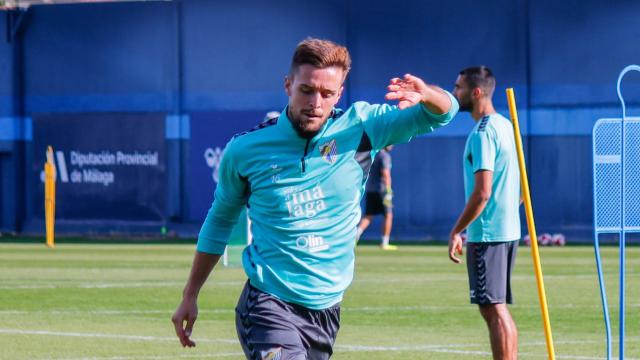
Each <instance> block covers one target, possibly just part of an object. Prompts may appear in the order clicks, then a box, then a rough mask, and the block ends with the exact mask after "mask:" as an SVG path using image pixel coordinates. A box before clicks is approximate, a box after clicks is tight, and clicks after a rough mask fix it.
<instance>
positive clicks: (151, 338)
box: [0, 329, 238, 344]
mask: <svg viewBox="0 0 640 360" xmlns="http://www.w3.org/2000/svg"><path fill="white" fill-rule="evenodd" d="M0 334H16V335H46V336H63V337H87V338H102V339H119V340H140V341H171V342H177V341H178V339H177V338H176V337H173V336H171V337H169V336H144V335H118V334H96V333H78V332H57V331H46V330H18V329H0ZM195 341H196V342H198V341H199V342H204V343H224V344H237V343H238V340H231V339H196V340H195Z"/></svg>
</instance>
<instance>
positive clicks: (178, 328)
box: [171, 315, 186, 346]
mask: <svg viewBox="0 0 640 360" xmlns="http://www.w3.org/2000/svg"><path fill="white" fill-rule="evenodd" d="M171 322H173V327H174V328H175V330H176V336H177V337H178V339H179V340H180V344H182V346H186V337H185V334H184V329H183V328H182V319H180V318H179V317H178V316H176V315H173V317H171Z"/></svg>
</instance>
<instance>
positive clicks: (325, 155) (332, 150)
mask: <svg viewBox="0 0 640 360" xmlns="http://www.w3.org/2000/svg"><path fill="white" fill-rule="evenodd" d="M319 149H320V155H322V159H323V160H324V161H326V162H328V163H329V164H333V163H335V162H336V159H337V158H338V147H337V146H336V140H335V139H334V140H331V141H329V142H327V143H324V144H322V145H320V146H319Z"/></svg>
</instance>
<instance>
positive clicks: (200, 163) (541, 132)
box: [0, 0, 640, 239]
mask: <svg viewBox="0 0 640 360" xmlns="http://www.w3.org/2000/svg"><path fill="white" fill-rule="evenodd" d="M638 13H640V3H638V2H637V1H617V2H615V3H613V4H606V5H605V3H604V2H602V1H598V0H587V1H577V0H574V1H564V2H560V3H558V2H555V1H551V0H539V1H531V0H516V1H510V2H504V1H490V2H477V1H471V0H459V1H452V2H448V3H442V2H435V1H419V0H408V1H403V2H395V3H389V2H387V1H381V0H376V1H364V0H350V1H338V0H332V1H320V0H309V1H294V0H281V1H274V2H264V1H258V0H247V1H240V2H231V1H208V0H183V1H173V2H134V3H114V4H83V5H56V6H34V7H31V8H30V9H29V10H28V12H27V13H26V15H25V16H24V17H23V22H22V24H21V27H20V30H21V31H19V32H18V34H17V37H16V38H15V39H14V41H13V42H11V43H10V42H8V41H5V38H6V36H3V37H2V40H3V41H2V42H1V43H0V79H1V80H0V148H4V149H5V150H4V152H2V150H0V179H1V180H0V186H3V189H5V188H11V189H18V191H15V192H17V193H23V194H26V195H20V196H17V197H14V198H9V197H6V196H3V201H2V202H0V203H3V204H4V205H3V207H2V208H0V209H5V210H0V229H9V230H21V229H24V228H25V227H23V226H22V223H26V224H29V223H33V221H36V224H37V221H38V220H37V219H38V218H41V215H40V214H36V212H37V211H36V210H33V209H30V208H26V209H18V210H17V211H14V213H15V215H14V218H10V217H9V216H8V215H7V213H8V212H11V211H10V210H6V209H15V208H20V207H21V206H22V205H18V203H25V202H26V203H29V202H30V201H29V199H28V198H29V195H28V194H29V193H30V191H28V189H22V190H19V187H20V186H19V184H20V183H37V181H34V180H35V179H32V178H28V177H29V176H31V175H29V172H26V171H25V170H24V169H25V167H29V166H32V164H34V163H36V159H34V156H37V157H40V156H41V154H35V155H33V154H31V153H30V149H31V148H32V142H31V141H30V130H29V128H30V122H29V120H28V119H29V118H31V117H34V116H38V115H39V114H47V113H58V114H67V113H96V112H100V113H107V114H108V113H113V114H117V113H129V112H130V113H151V112H154V113H158V112H160V113H165V114H166V116H167V123H166V128H167V130H166V136H165V137H166V139H165V140H166V149H167V174H166V176H167V179H166V180H167V184H168V185H167V187H168V189H167V190H166V191H167V194H166V195H167V196H166V198H167V205H166V209H165V211H164V218H163V221H165V222H172V223H198V222H199V221H201V219H202V217H203V216H204V214H205V212H206V209H207V207H208V205H209V204H210V200H211V199H210V197H211V193H212V189H213V187H214V186H215V183H214V182H213V179H212V178H211V176H210V175H211V174H209V173H208V171H209V170H210V168H208V167H207V165H206V163H205V162H204V158H203V157H202V156H203V154H202V153H203V152H204V150H205V149H207V148H209V147H212V148H213V149H214V148H215V147H223V146H224V138H226V137H227V136H228V134H231V133H233V132H235V131H242V130H244V129H245V128H246V127H247V126H249V125H250V124H252V123H254V122H257V121H260V120H261V116H260V114H263V113H265V112H266V111H269V110H281V109H282V108H283V106H284V105H285V104H286V100H287V99H286V96H285V94H284V91H283V79H284V75H285V74H286V72H287V70H288V65H289V61H290V56H291V53H292V50H293V48H294V47H295V44H296V43H297V42H299V41H300V40H301V39H303V38H305V37H306V36H314V37H324V38H330V39H333V40H335V41H337V42H339V43H343V44H346V45H347V46H348V47H349V49H350V51H351V54H352V57H353V69H352V71H351V74H350V76H349V78H348V80H347V84H346V92H345V95H344V96H343V100H342V103H341V106H345V105H347V104H349V103H351V102H352V101H356V100H367V101H370V102H381V101H383V95H384V88H385V86H386V83H387V82H388V79H389V78H390V77H393V76H398V75H402V74H403V73H405V72H411V73H415V74H417V75H419V76H422V77H423V78H425V79H426V80H428V81H429V82H432V83H435V84H438V85H440V86H442V87H444V88H446V89H451V88H452V86H453V82H454V80H455V77H456V75H457V73H458V71H459V70H460V69H462V68H464V67H466V66H468V65H472V64H481V63H482V64H486V65H488V66H490V67H492V68H493V70H494V72H495V73H496V76H497V79H498V88H497V90H496V95H495V99H494V100H495V103H496V106H497V107H498V110H499V111H500V112H502V113H505V114H506V113H507V112H508V111H507V109H506V99H505V96H504V89H505V88H506V87H514V88H515V90H516V95H517V101H518V106H519V110H520V120H521V123H522V124H521V126H522V130H523V132H524V133H525V134H526V135H527V138H526V139H525V146H526V148H525V151H526V153H527V162H528V166H529V175H530V182H531V188H532V193H533V200H534V208H535V212H536V217H537V220H538V224H539V227H540V229H539V231H541V232H560V231H562V232H567V233H569V234H574V236H575V237H580V238H588V237H589V236H590V235H589V232H590V228H591V222H592V199H591V198H592V195H591V192H592V185H591V181H592V180H591V145H590V144H591V140H590V131H591V127H592V126H593V124H594V123H595V121H596V120H597V119H598V118H601V117H619V116H620V110H619V105H618V103H617V98H616V95H615V80H616V77H617V74H618V73H619V71H620V70H621V69H622V68H623V67H624V66H625V65H628V64H631V63H640V27H638V26H637V24H635V22H636V20H637V19H636V17H637V14H638ZM1 15H2V16H1V17H0V29H5V28H6V26H5V22H6V16H5V15H6V13H1ZM2 31H4V30H2ZM3 35H6V34H3ZM12 59H13V60H12ZM15 59H18V60H17V61H16V60H15ZM624 92H625V95H626V97H627V98H628V99H629V100H628V102H629V103H630V105H631V107H632V108H631V109H630V111H629V113H630V114H640V74H631V75H629V77H628V79H627V80H626V81H625V85H624ZM114 116H115V115H114ZM254 118H255V119H254ZM2 119H9V120H2ZM3 121H4V122H3ZM3 124H4V125H3ZM7 124H9V125H7ZM472 125H473V122H472V120H471V118H470V117H469V116H468V114H461V115H460V116H459V117H458V118H457V119H456V120H455V122H454V123H453V124H452V125H451V126H449V127H448V128H446V129H443V130H442V131H440V132H437V133H435V134H432V135H429V136H425V137H423V138H420V139H417V140H416V141H414V142H412V143H410V144H408V145H402V146H398V147H396V149H395V150H394V153H393V154H394V169H393V176H394V183H395V192H396V222H395V229H394V234H395V235H396V236H397V237H399V238H413V237H420V238H425V237H431V238H439V239H442V238H443V237H444V236H446V234H447V232H448V230H449V228H450V227H451V225H452V224H453V222H454V221H455V218H456V217H457V215H458V214H459V212H460V210H461V209H462V206H463V204H464V199H463V193H462V190H463V189H462V178H461V163H460V162H461V158H460V157H461V156H460V154H461V153H462V148H463V145H464V141H465V136H466V134H467V132H468V131H469V129H470V128H471V127H472ZM3 126H4V127H3ZM3 129H4V130H3ZM114 131H117V129H114ZM77 135H78V134H70V136H77ZM3 136H4V138H3ZM207 138H210V139H211V140H209V141H207ZM2 139H4V142H2V141H3V140H2ZM21 174H22V175H21ZM203 174H205V175H203ZM20 176H24V177H27V179H26V180H25V179H22V178H21V177H20ZM203 176H206V178H202V177H203ZM443 189H446V191H443ZM3 194H5V192H4V191H3ZM25 198H27V200H25ZM34 219H35V220H34ZM122 220H123V221H126V220H127V219H122ZM38 226H39V225H34V226H32V227H30V228H29V226H26V228H28V229H37V228H38ZM376 234H377V229H372V230H371V232H370V233H369V235H371V236H375V235H376Z"/></svg>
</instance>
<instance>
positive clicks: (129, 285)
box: [0, 281, 245, 290]
mask: <svg viewBox="0 0 640 360" xmlns="http://www.w3.org/2000/svg"><path fill="white" fill-rule="evenodd" d="M244 283H245V281H218V282H215V283H212V284H211V286H216V285H221V286H241V285H242V284H244ZM183 285H184V281H162V282H158V281H156V282H151V281H150V282H135V283H134V282H131V283H127V282H125V283H80V284H73V283H60V284H28V285H20V284H19V285H0V289H1V290H23V289H68V288H78V289H112V288H157V287H180V286H183Z"/></svg>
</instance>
